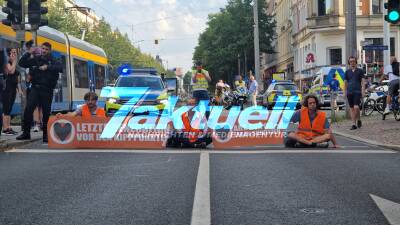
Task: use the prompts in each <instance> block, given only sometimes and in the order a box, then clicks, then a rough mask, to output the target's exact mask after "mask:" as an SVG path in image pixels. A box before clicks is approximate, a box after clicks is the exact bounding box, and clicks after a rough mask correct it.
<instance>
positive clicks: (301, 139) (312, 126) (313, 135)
mask: <svg viewBox="0 0 400 225" xmlns="http://www.w3.org/2000/svg"><path fill="white" fill-rule="evenodd" d="M318 105H319V101H318V98H317V97H316V96H315V95H308V96H306V97H305V98H304V102H303V107H302V108H301V109H300V110H298V111H296V112H295V113H294V114H293V116H292V119H291V122H292V123H297V122H298V123H299V126H298V128H297V131H296V132H289V134H288V135H287V138H285V146H286V147H321V148H327V147H329V141H331V142H332V144H333V147H334V148H337V147H339V146H338V145H337V143H336V139H335V137H334V135H333V133H332V130H331V128H330V124H329V121H328V119H327V117H326V114H325V112H323V111H319V110H318Z"/></svg>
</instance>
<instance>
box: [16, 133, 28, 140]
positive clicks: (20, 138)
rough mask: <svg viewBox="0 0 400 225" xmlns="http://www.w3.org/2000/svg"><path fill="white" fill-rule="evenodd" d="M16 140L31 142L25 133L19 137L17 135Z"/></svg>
mask: <svg viewBox="0 0 400 225" xmlns="http://www.w3.org/2000/svg"><path fill="white" fill-rule="evenodd" d="M17 140H19V141H21V140H31V135H30V134H27V133H22V134H21V135H19V136H18V137H17Z"/></svg>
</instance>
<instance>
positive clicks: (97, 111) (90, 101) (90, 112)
mask: <svg viewBox="0 0 400 225" xmlns="http://www.w3.org/2000/svg"><path fill="white" fill-rule="evenodd" d="M98 98H99V97H98V96H97V94H96V93H95V92H88V93H86V94H85V95H84V96H83V100H85V104H83V105H81V106H80V107H78V108H77V109H76V110H75V111H74V112H71V113H68V114H66V115H67V116H70V117H75V116H81V117H82V118H83V119H88V118H91V117H106V112H105V111H104V109H103V108H101V107H99V106H98V105H97V100H98ZM61 115H62V114H61V113H57V116H61Z"/></svg>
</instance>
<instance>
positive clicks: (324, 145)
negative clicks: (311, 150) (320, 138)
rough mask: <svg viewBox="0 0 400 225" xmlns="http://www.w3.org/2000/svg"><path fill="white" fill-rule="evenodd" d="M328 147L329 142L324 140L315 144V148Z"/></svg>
mask: <svg viewBox="0 0 400 225" xmlns="http://www.w3.org/2000/svg"><path fill="white" fill-rule="evenodd" d="M328 147H329V143H328V142H325V143H318V144H317V148H328Z"/></svg>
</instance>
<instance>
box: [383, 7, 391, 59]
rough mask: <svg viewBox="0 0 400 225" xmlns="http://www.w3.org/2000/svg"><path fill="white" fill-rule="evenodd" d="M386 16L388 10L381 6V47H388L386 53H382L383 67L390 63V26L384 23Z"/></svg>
mask: <svg viewBox="0 0 400 225" xmlns="http://www.w3.org/2000/svg"><path fill="white" fill-rule="evenodd" d="M387 14H388V10H387V9H386V8H385V4H382V16H383V20H382V21H383V45H387V46H388V50H387V51H383V66H384V67H385V66H386V65H389V63H390V61H389V58H390V24H389V23H388V22H386V20H385V15H387Z"/></svg>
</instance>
